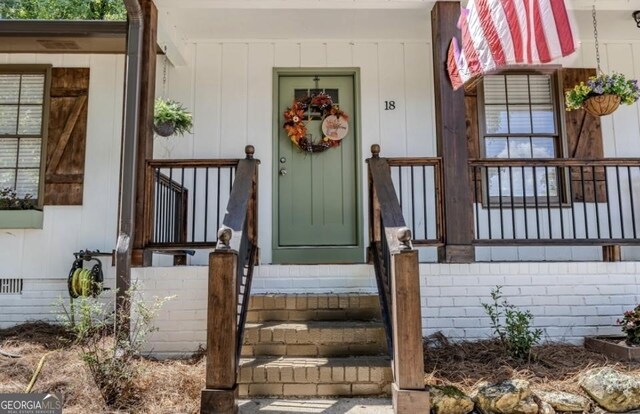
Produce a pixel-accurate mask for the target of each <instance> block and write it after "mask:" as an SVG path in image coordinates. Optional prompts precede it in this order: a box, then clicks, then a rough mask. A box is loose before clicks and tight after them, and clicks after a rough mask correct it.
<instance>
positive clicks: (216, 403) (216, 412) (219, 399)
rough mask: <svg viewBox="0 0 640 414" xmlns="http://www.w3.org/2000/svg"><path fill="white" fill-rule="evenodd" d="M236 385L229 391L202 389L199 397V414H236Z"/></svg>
mask: <svg viewBox="0 0 640 414" xmlns="http://www.w3.org/2000/svg"><path fill="white" fill-rule="evenodd" d="M237 401H238V385H237V384H236V385H235V386H234V387H233V388H232V389H230V390H213V389H207V388H205V389H203V390H202V393H201V396H200V414H237V413H238V403H237Z"/></svg>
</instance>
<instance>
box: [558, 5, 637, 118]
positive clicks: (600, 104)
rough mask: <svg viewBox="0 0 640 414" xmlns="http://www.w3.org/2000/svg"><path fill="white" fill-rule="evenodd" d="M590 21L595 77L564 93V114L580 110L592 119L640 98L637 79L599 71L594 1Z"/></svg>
mask: <svg viewBox="0 0 640 414" xmlns="http://www.w3.org/2000/svg"><path fill="white" fill-rule="evenodd" d="M591 17H592V18H593V39H594V41H595V48H596V64H597V72H596V73H597V76H592V77H590V78H589V80H588V81H587V83H586V84H585V83H584V82H580V84H579V85H576V86H575V87H574V88H573V89H571V90H569V91H567V92H566V93H565V105H566V107H567V111H572V110H574V109H584V110H585V111H587V112H588V113H590V114H591V115H593V116H604V115H609V114H612V113H613V112H614V111H615V110H616V109H618V107H619V106H620V104H621V103H623V104H625V105H631V104H633V103H635V102H636V101H637V100H638V97H640V90H639V89H638V81H637V80H627V78H625V77H624V75H623V74H621V73H615V72H614V73H613V75H607V74H605V73H603V72H602V70H601V69H600V47H599V45H598V19H597V16H596V5H595V1H594V4H593V7H592V8H591Z"/></svg>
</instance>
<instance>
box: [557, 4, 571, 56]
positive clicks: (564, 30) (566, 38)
mask: <svg viewBox="0 0 640 414" xmlns="http://www.w3.org/2000/svg"><path fill="white" fill-rule="evenodd" d="M551 11H552V12H553V19H554V20H555V22H556V29H557V31H558V38H560V48H561V49H562V56H568V55H570V54H571V53H573V52H574V51H575V50H576V45H575V43H574V41H573V33H572V32H571V24H570V23H569V16H568V15H567V9H566V8H565V7H564V2H561V1H557V0H551Z"/></svg>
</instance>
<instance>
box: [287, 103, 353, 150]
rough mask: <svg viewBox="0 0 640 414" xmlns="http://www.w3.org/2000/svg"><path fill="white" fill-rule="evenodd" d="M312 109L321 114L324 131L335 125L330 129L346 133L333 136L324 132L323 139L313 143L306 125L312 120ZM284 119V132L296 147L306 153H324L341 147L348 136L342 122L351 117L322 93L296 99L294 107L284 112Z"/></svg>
mask: <svg viewBox="0 0 640 414" xmlns="http://www.w3.org/2000/svg"><path fill="white" fill-rule="evenodd" d="M312 109H313V110H316V111H318V112H320V114H321V118H322V121H323V131H324V129H325V126H326V125H327V124H333V125H330V126H328V128H342V129H343V130H345V132H343V133H339V134H332V135H329V134H327V133H326V132H323V138H322V139H321V140H320V141H319V142H312V141H311V140H310V139H309V137H308V131H307V125H306V124H307V122H308V121H310V120H311V111H312ZM305 113H306V119H305ZM330 117H332V118H330ZM284 119H285V123H284V130H285V131H286V132H287V135H288V136H289V138H290V139H291V142H293V144H294V145H295V146H297V147H298V148H300V149H301V150H302V151H305V152H323V151H325V150H328V149H329V148H334V147H338V146H340V142H341V140H342V138H343V137H344V135H345V134H346V126H345V125H344V122H341V121H347V120H348V119H349V116H348V115H347V114H346V113H345V112H344V111H342V110H340V108H339V107H338V105H335V104H334V103H333V100H332V99H331V97H330V96H329V95H327V94H325V93H320V94H318V95H314V96H305V97H303V98H300V99H294V101H293V105H291V107H290V108H287V110H286V111H285V112H284ZM328 121H334V122H328Z"/></svg>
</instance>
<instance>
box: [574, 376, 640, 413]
mask: <svg viewBox="0 0 640 414" xmlns="http://www.w3.org/2000/svg"><path fill="white" fill-rule="evenodd" d="M580 386H581V387H582V389H583V390H584V391H585V392H586V393H587V394H589V396H590V397H591V398H593V399H594V400H595V401H596V402H597V403H598V405H600V406H601V407H602V408H604V409H606V410H607V411H610V412H613V413H624V412H627V411H631V410H635V409H638V408H640V378H638V377H637V376H633V375H629V374H625V373H622V372H618V371H616V370H615V369H613V368H609V367H606V368H594V369H590V370H589V371H587V372H585V373H584V374H583V375H582V377H581V378H580Z"/></svg>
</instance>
